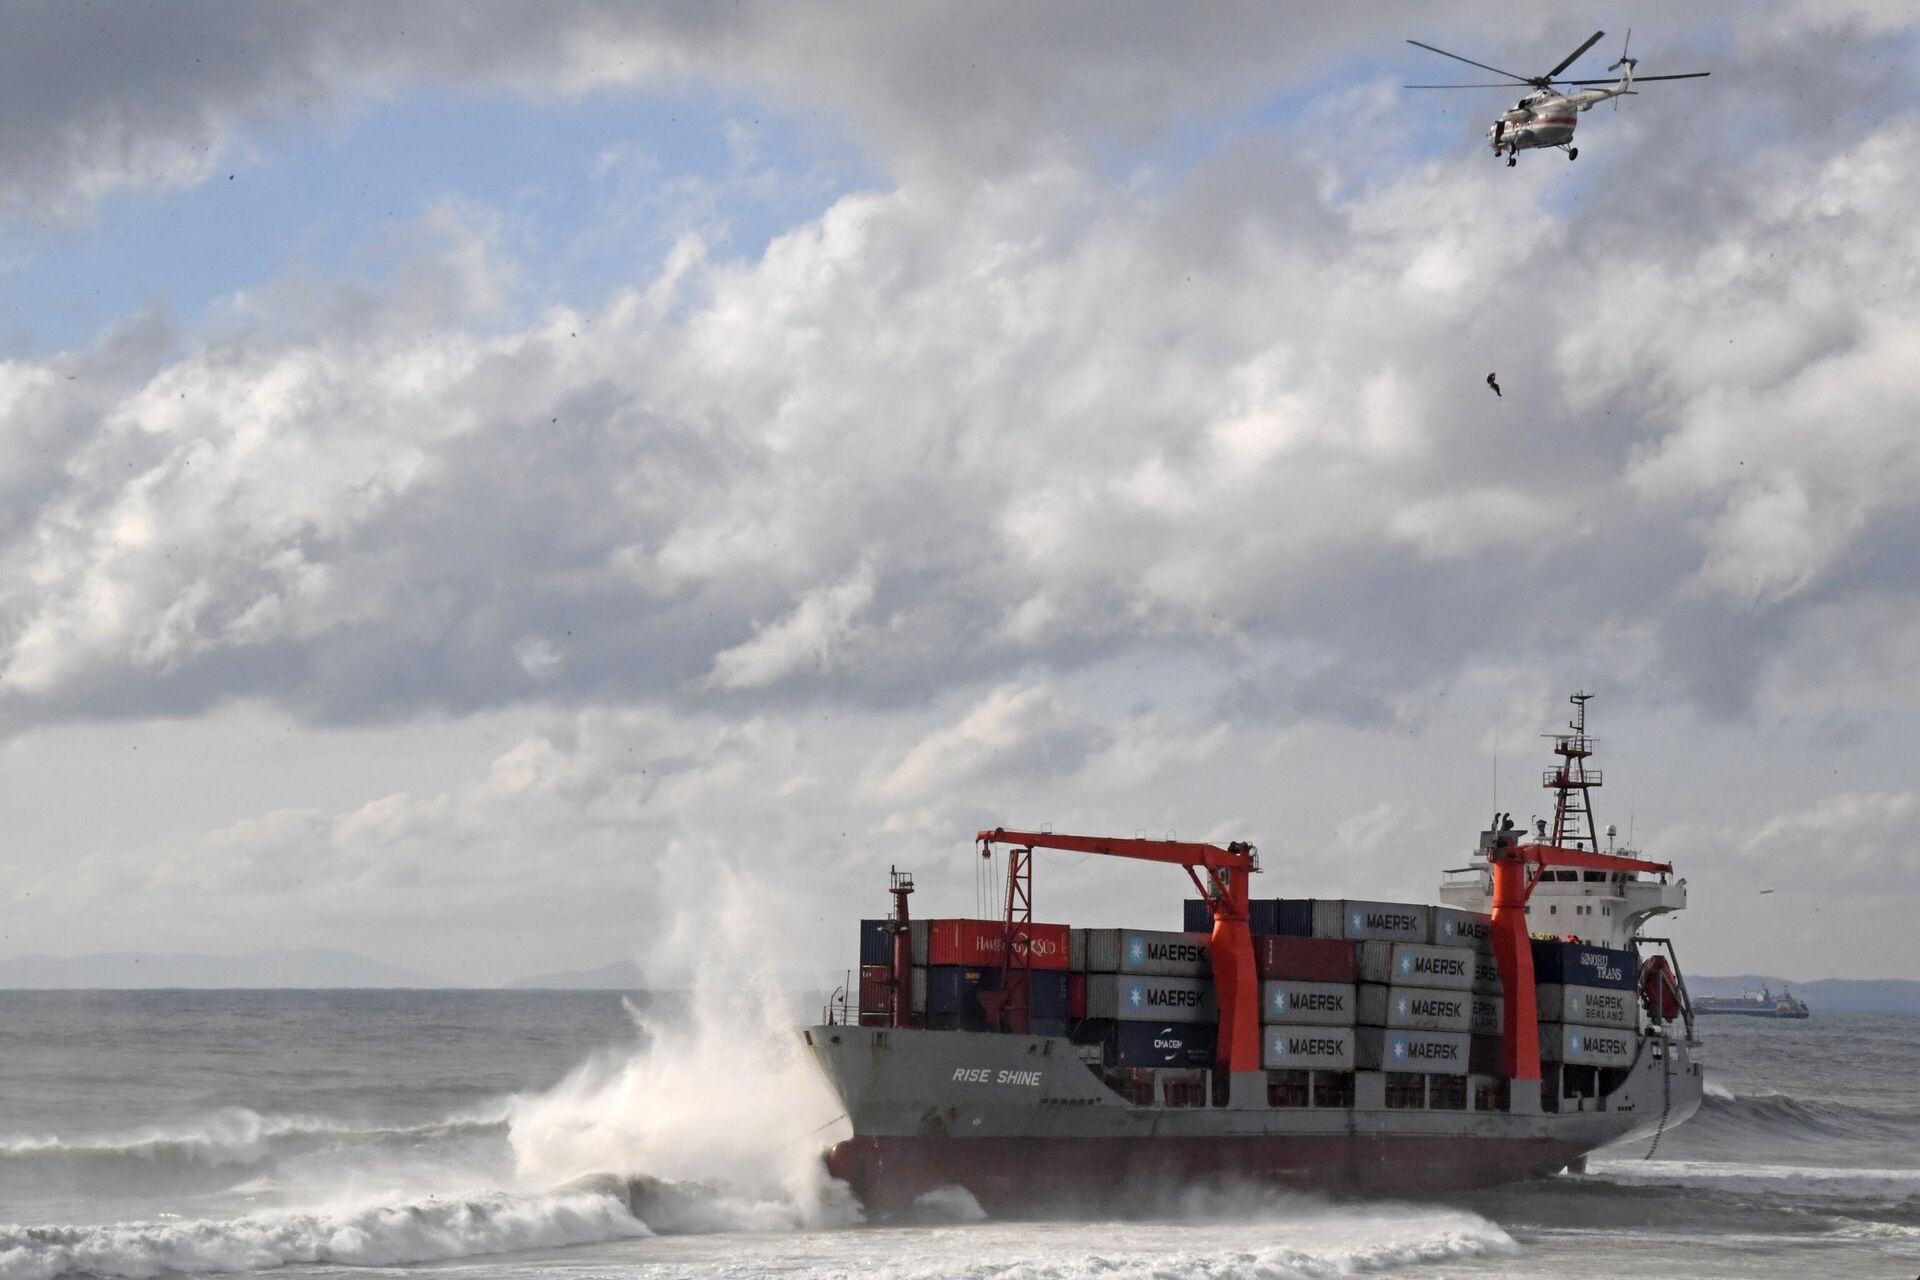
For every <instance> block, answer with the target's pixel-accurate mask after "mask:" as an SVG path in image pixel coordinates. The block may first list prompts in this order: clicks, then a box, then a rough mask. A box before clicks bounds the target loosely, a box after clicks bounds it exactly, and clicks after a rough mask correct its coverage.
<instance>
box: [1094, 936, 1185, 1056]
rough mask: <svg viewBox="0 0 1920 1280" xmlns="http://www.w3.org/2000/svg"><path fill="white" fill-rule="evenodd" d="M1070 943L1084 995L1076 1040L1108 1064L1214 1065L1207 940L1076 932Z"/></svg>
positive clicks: (1183, 937)
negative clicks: (1094, 1049)
mask: <svg viewBox="0 0 1920 1280" xmlns="http://www.w3.org/2000/svg"><path fill="white" fill-rule="evenodd" d="M1069 945H1070V952H1071V956H1072V963H1073V970H1074V980H1075V981H1074V985H1075V986H1078V985H1079V984H1080V983H1084V989H1085V996H1084V1000H1085V1006H1084V1008H1085V1014H1084V1020H1083V1021H1082V1022H1081V1023H1080V1024H1079V1030H1078V1039H1080V1040H1081V1041H1082V1042H1083V1043H1087V1044H1098V1045H1100V1046H1101V1050H1102V1057H1103V1059H1104V1060H1105V1062H1106V1063H1107V1065H1108V1066H1112V1067H1210V1066H1212V1065H1213V1061H1214V1049H1215V1043H1216V1040H1217V1039H1218V1035H1219V1029H1218V1024H1219V1021H1220V1006H1219V1004H1218V1002H1217V1001H1216V1000H1215V998H1214V990H1213V965H1212V957H1211V954H1210V951H1209V942H1208V938H1207V935H1206V934H1204V933H1163V932H1158V931H1155V930H1150V929H1075V930H1073V933H1072V938H1071V941H1070V944H1069ZM1069 994H1070V999H1073V1000H1075V1001H1076V1002H1077V1000H1078V999H1079V997H1078V996H1077V994H1075V993H1074V992H1073V990H1072V989H1071V988H1070V992H1069Z"/></svg>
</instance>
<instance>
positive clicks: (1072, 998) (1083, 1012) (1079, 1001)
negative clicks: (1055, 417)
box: [1067, 973, 1087, 1022]
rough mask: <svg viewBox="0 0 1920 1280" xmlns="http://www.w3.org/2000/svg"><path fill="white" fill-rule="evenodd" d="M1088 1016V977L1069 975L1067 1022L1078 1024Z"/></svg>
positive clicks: (1079, 974) (1078, 974) (1077, 974)
mask: <svg viewBox="0 0 1920 1280" xmlns="http://www.w3.org/2000/svg"><path fill="white" fill-rule="evenodd" d="M1086 1016H1087V975H1086V974H1084V973H1070V974H1068V975H1067V1021H1069V1022H1078V1021H1079V1020H1080V1019H1082V1018H1084V1017H1086Z"/></svg>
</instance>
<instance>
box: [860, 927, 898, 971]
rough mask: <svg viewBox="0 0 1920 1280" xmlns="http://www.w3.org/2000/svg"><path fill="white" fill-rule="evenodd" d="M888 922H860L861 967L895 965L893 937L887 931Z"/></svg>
mask: <svg viewBox="0 0 1920 1280" xmlns="http://www.w3.org/2000/svg"><path fill="white" fill-rule="evenodd" d="M888 923H889V922H888V921H886V920H862V921H861V922H860V965H861V967H862V968H865V967H866V966H867V965H870V964H892V963H893V935H892V934H891V933H889V932H888V931H887V925H888Z"/></svg>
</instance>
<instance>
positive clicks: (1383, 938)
mask: <svg viewBox="0 0 1920 1280" xmlns="http://www.w3.org/2000/svg"><path fill="white" fill-rule="evenodd" d="M1312 902H1313V908H1312V912H1311V914H1312V917H1313V936H1314V937H1316V938H1345V939H1346V940H1347V941H1349V942H1417V943H1422V944H1425V943H1426V942H1427V939H1429V938H1431V937H1432V936H1433V911H1432V908H1430V907H1423V906H1418V905H1415V904H1412V903H1406V902H1357V901H1354V900H1352V899H1348V898H1315V899H1313V900H1312Z"/></svg>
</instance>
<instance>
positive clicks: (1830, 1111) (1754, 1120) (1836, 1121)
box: [1662, 1085, 1920, 1165]
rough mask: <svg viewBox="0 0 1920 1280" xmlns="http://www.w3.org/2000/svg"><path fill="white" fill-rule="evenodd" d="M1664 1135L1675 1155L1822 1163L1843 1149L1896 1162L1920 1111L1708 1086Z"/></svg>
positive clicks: (1913, 1147) (1907, 1156)
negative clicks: (1687, 1116) (1690, 1113)
mask: <svg viewBox="0 0 1920 1280" xmlns="http://www.w3.org/2000/svg"><path fill="white" fill-rule="evenodd" d="M1667 1141H1668V1143H1670V1144H1671V1148H1670V1149H1671V1150H1672V1152H1673V1154H1675V1155H1680V1156H1687V1157H1697V1158H1700V1159H1707V1160H1739V1161H1749V1160H1751V1161H1757V1162H1759V1163H1762V1164H1765V1163H1769V1162H1775V1161H1778V1162H1781V1163H1788V1162H1801V1161H1804V1162H1805V1163H1808V1164H1825V1163H1830V1162H1831V1161H1832V1158H1833V1153H1834V1152H1835V1151H1836V1150H1844V1151H1846V1152H1847V1153H1848V1155H1850V1156H1852V1157H1855V1158H1859V1159H1862V1160H1864V1161H1867V1162H1871V1163H1881V1164H1888V1165H1902V1164H1907V1163H1909V1162H1911V1161H1912V1153H1913V1152H1915V1151H1920V1114H1914V1113H1913V1112H1910V1111H1901V1110H1895V1109H1884V1110H1883V1109H1878V1108H1874V1107H1867V1106H1860V1105H1858V1104H1855V1103H1850V1102H1836V1101H1830V1100H1827V1099H1812V1100H1809V1099H1801V1098H1796V1097H1792V1096H1790V1095H1788V1094H1783V1093H1762V1094H1735V1093H1730V1092H1728V1091H1727V1090H1726V1089H1724V1088H1718V1087H1714V1086H1711V1085H1710V1086H1709V1087H1708V1090H1707V1096H1706V1098H1705V1099H1704V1100H1703V1101H1702V1103H1701V1105H1700V1110H1699V1111H1698V1112H1697V1113H1696V1114H1695V1115H1694V1117H1693V1118H1692V1119H1691V1120H1689V1121H1688V1122H1687V1123H1686V1124H1685V1125H1682V1126H1680V1127H1679V1128H1677V1129H1675V1130H1674V1131H1673V1132H1672V1133H1670V1134H1669V1135H1668V1137H1667ZM1668 1149H1669V1148H1665V1147H1663V1150H1662V1154H1665V1153H1666V1151H1667V1150H1668Z"/></svg>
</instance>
